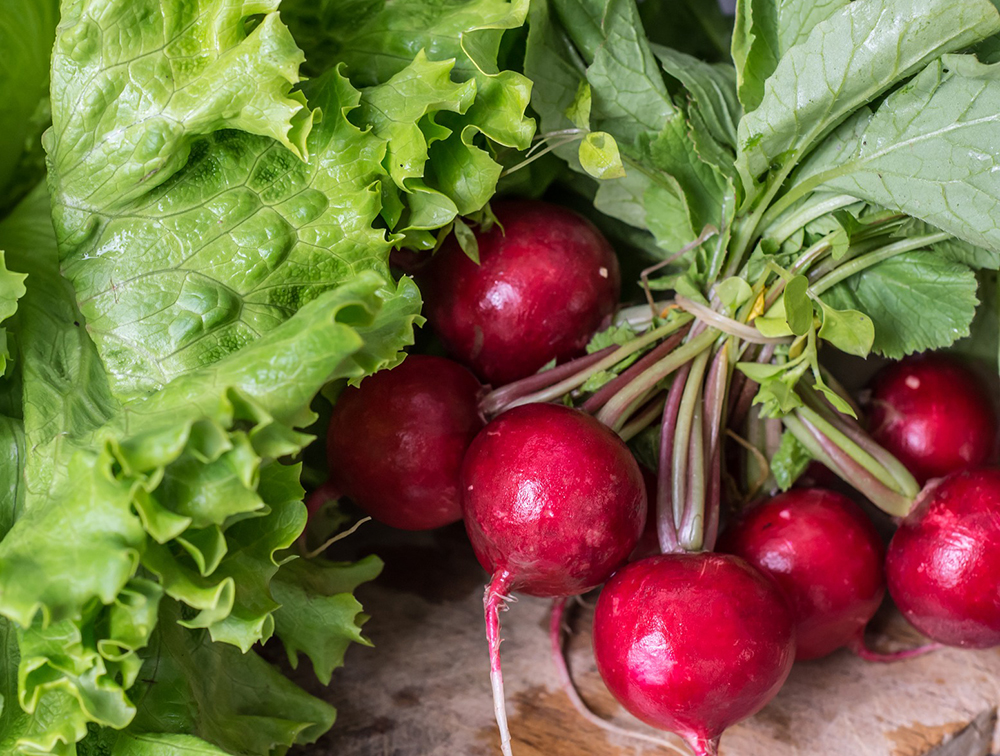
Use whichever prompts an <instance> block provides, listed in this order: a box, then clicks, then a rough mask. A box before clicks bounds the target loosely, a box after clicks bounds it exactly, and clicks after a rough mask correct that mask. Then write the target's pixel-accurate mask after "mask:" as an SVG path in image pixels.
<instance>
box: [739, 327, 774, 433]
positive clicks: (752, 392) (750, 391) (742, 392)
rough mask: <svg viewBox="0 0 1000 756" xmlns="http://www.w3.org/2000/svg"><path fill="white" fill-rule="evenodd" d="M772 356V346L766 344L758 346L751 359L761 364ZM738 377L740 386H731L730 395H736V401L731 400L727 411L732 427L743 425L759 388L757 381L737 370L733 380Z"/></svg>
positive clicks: (768, 360)
mask: <svg viewBox="0 0 1000 756" xmlns="http://www.w3.org/2000/svg"><path fill="white" fill-rule="evenodd" d="M772 357H774V347H773V346H771V345H770V344H768V345H765V346H763V347H761V348H760V351H759V352H758V353H757V355H756V357H754V358H753V361H754V362H759V363H761V364H763V363H767V362H770V361H771V358H772ZM740 377H742V378H743V382H742V383H741V384H740V388H739V389H736V387H735V386H733V387H732V388H731V394H732V396H735V397H736V401H735V402H733V404H732V409H731V410H730V412H729V425H730V426H731V427H733V428H739V427H740V426H741V425H743V421H744V420H746V417H747V415H748V414H749V412H750V408H751V407H752V406H753V399H754V397H755V396H756V395H757V390H758V389H759V388H760V384H759V383H757V382H756V381H752V380H750V379H749V378H747V377H746V376H745V375H744V374H743V373H739V372H737V373H736V375H735V376H734V382H735V380H736V379H737V378H740Z"/></svg>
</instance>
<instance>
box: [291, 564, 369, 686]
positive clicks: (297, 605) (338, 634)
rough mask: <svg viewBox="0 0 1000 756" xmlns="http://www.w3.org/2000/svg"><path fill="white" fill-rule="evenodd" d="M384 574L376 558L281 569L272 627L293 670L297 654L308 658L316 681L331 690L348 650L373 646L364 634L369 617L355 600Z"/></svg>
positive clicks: (299, 565)
mask: <svg viewBox="0 0 1000 756" xmlns="http://www.w3.org/2000/svg"><path fill="white" fill-rule="evenodd" d="M381 570H382V562H381V561H380V560H379V559H378V558H377V557H374V556H372V557H367V558H365V559H362V560H361V561H360V562H357V563H355V564H334V563H330V562H324V561H316V560H312V561H310V562H309V563H308V564H307V563H306V562H305V561H303V560H296V561H293V562H290V563H289V564H288V565H287V566H286V567H284V568H282V570H281V571H280V572H279V573H278V576H277V578H276V579H275V580H274V581H273V582H272V583H271V592H272V594H273V595H274V597H275V599H276V600H277V601H278V602H279V603H280V604H281V608H280V609H278V610H277V611H276V612H275V614H274V624H275V633H276V635H277V636H278V637H279V638H280V639H281V641H282V643H283V644H284V646H285V650H286V652H287V653H288V659H289V661H290V662H291V664H292V666H293V667H297V666H298V661H299V654H305V655H307V656H308V657H309V658H310V660H311V661H312V667H313V671H314V672H315V673H316V677H317V678H318V679H319V680H320V681H322V682H323V683H324V684H327V685H329V683H330V677H331V675H332V674H333V670H335V669H337V668H338V667H340V666H343V663H344V652H345V651H346V650H347V648H348V646H350V645H351V644H352V643H358V644H360V645H365V646H370V645H371V643H370V642H369V641H368V639H367V638H365V637H364V636H363V635H362V634H361V625H363V624H364V622H365V620H367V616H366V615H364V614H363V613H362V608H361V604H360V603H358V600H357V599H356V598H354V596H353V595H352V594H353V592H354V589H355V588H357V587H358V585H360V584H361V583H365V582H368V581H370V580H374V579H375V578H376V577H377V576H378V574H379V572H380V571H381Z"/></svg>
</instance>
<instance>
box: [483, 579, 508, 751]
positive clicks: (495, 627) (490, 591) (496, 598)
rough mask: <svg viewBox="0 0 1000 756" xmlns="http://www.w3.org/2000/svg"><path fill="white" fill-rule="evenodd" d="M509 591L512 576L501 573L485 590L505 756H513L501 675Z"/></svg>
mask: <svg viewBox="0 0 1000 756" xmlns="http://www.w3.org/2000/svg"><path fill="white" fill-rule="evenodd" d="M509 590H510V585H509V575H508V574H507V573H506V572H500V573H498V574H496V575H494V576H493V579H492V580H491V581H490V584H489V585H488V586H486V594H485V595H484V596H483V609H484V610H485V613H486V640H487V641H488V642H489V646H490V683H491V685H492V687H493V712H494V714H495V715H496V719H497V728H498V729H499V730H500V751H501V752H502V753H503V756H513V752H512V751H511V746H510V729H509V728H508V726H507V707H506V705H505V703H504V693H503V673H502V672H501V671H500V610H501V609H502V610H503V611H507V602H508V601H510V600H511V599H510V597H508V596H507V594H508V593H509Z"/></svg>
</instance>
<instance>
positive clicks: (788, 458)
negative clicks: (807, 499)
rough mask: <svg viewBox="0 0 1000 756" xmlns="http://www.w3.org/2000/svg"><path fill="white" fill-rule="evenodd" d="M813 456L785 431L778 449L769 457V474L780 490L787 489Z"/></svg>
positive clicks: (803, 470) (807, 465)
mask: <svg viewBox="0 0 1000 756" xmlns="http://www.w3.org/2000/svg"><path fill="white" fill-rule="evenodd" d="M812 460H813V457H812V455H811V454H810V453H809V450H808V449H806V447H804V446H803V445H802V444H801V443H799V441H798V439H797V438H795V436H793V435H792V434H791V433H789V432H788V431H785V432H784V433H783V434H782V436H781V443H780V444H779V446H778V451H776V452H775V453H774V456H773V457H771V475H773V476H774V480H775V482H776V483H777V484H778V487H779V488H780V489H781V490H782V491H787V490H788V489H790V488H791V487H792V486H793V485H795V481H796V480H798V479H799V477H800V476H801V475H802V473H804V472H805V471H806V469H807V468H808V467H809V464H810V463H811V462H812Z"/></svg>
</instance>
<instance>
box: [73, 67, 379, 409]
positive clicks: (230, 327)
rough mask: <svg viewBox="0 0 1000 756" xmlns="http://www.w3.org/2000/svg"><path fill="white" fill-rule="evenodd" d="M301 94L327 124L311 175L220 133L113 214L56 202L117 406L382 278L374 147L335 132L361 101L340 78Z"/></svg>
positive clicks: (346, 126)
mask: <svg viewBox="0 0 1000 756" xmlns="http://www.w3.org/2000/svg"><path fill="white" fill-rule="evenodd" d="M312 96H313V101H314V102H315V103H317V104H319V105H321V106H322V107H323V109H324V113H325V117H324V119H323V121H322V123H321V124H320V125H319V126H318V127H317V128H316V129H315V130H314V131H313V132H312V134H311V135H310V138H309V145H310V151H311V152H312V157H311V159H310V162H309V163H303V162H302V161H301V160H299V159H298V158H297V157H296V156H295V155H294V154H293V153H292V152H290V151H289V150H287V149H285V148H284V147H282V146H281V145H280V144H278V143H276V142H275V141H273V140H271V139H267V138H264V137H256V136H251V135H249V134H246V133H240V132H233V131H226V132H223V133H221V134H217V135H213V136H211V137H208V138H206V139H203V140H199V141H197V142H195V143H194V146H193V152H192V155H191V159H190V161H189V162H188V163H187V164H186V165H184V166H183V167H182V168H181V169H180V170H179V171H178V172H177V173H176V175H174V176H173V177H172V178H170V179H169V180H168V181H166V183H164V184H162V185H161V186H160V187H159V188H157V189H155V190H153V191H150V192H148V193H147V194H146V195H145V196H143V197H141V198H139V199H136V200H135V201H134V202H132V203H130V204H127V205H126V204H125V203H121V202H119V203H118V206H119V207H120V209H119V210H118V211H110V210H107V211H105V212H104V213H101V214H100V215H95V214H92V213H90V212H83V211H80V210H78V209H76V208H75V207H74V206H70V205H67V204H64V203H66V202H70V201H71V198H70V197H69V196H67V195H65V194H59V195H57V196H56V197H55V198H54V199H55V208H54V215H55V220H56V228H57V230H58V232H59V236H60V240H61V241H60V244H61V246H60V255H61V257H62V261H63V270H64V272H65V274H66V276H67V277H68V278H69V279H70V281H71V282H72V283H73V286H74V288H75V289H76V294H77V297H78V300H79V301H80V302H82V306H81V309H82V311H83V315H84V316H85V318H86V320H87V328H88V330H89V332H90V334H91V335H92V337H93V339H94V342H95V344H96V345H97V348H98V350H99V352H100V353H101V358H102V360H103V361H104V363H105V365H106V366H107V369H108V373H109V375H110V376H111V381H112V388H113V390H114V392H115V393H116V395H118V396H119V397H122V398H132V397H138V396H143V395H145V394H147V393H149V392H150V391H152V390H155V389H156V388H158V387H160V386H163V385H165V384H166V383H168V382H169V381H170V380H172V379H173V378H175V377H176V376H179V375H183V374H185V373H187V372H189V371H191V370H195V369H197V368H199V367H201V366H203V365H209V364H211V363H213V362H215V361H216V360H218V359H220V358H223V357H225V356H226V355H227V354H230V353H232V352H234V351H236V350H238V349H240V348H242V347H244V346H246V345H247V344H249V343H251V342H253V341H254V340H255V339H257V338H258V337H259V335H260V334H263V333H267V332H269V331H271V330H272V329H273V328H275V327H276V326H277V325H278V324H280V323H281V322H283V321H285V320H286V319H287V318H288V317H289V316H290V315H291V314H292V313H294V312H295V311H296V310H297V309H299V308H300V307H301V306H302V305H304V304H306V303H307V302H309V301H311V300H314V299H315V298H316V297H318V296H319V295H320V294H321V293H322V292H324V291H326V290H328V289H330V288H332V287H334V286H336V285H338V284H339V283H341V282H343V281H345V280H347V279H349V278H350V277H351V276H353V275H355V274H357V273H360V272H361V271H363V270H376V271H379V272H383V273H384V272H385V271H386V270H387V268H386V262H387V258H388V252H389V246H390V245H389V242H388V240H386V238H385V235H384V233H383V232H380V231H377V230H376V229H374V228H373V227H372V223H373V221H374V220H375V218H376V217H377V216H378V212H379V196H378V190H377V183H376V182H377V181H378V180H379V178H380V177H383V178H384V173H383V169H382V166H381V160H382V158H383V156H384V155H385V150H386V147H385V143H384V142H383V141H382V140H380V139H379V138H378V137H376V136H375V135H374V134H370V133H368V134H366V133H363V132H362V131H361V130H360V129H358V128H357V127H356V126H354V125H353V124H351V123H350V122H349V121H348V120H347V117H346V115H345V113H346V112H349V111H350V110H351V109H353V108H354V107H355V106H356V105H357V103H358V101H359V94H358V92H357V91H355V90H354V89H353V88H352V87H351V85H350V84H349V83H348V82H347V81H346V80H345V79H344V78H343V77H342V76H340V75H339V74H338V73H336V72H334V73H332V74H331V75H329V76H327V77H325V78H324V79H323V81H321V82H316V83H315V86H314V88H313V90H312ZM63 183H64V182H59V185H60V186H61V185H62V184H63ZM74 229H79V230H80V231H81V232H82V231H83V230H84V229H86V230H87V232H88V233H86V234H85V235H78V234H76V231H75V230H74ZM125 239H127V240H128V243H127V244H126V243H125V242H124V240H125ZM234 261H236V262H238V264H234Z"/></svg>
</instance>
